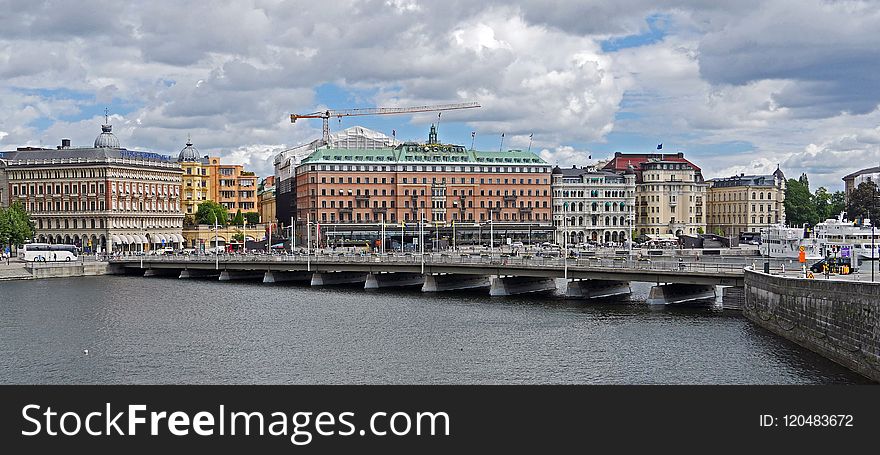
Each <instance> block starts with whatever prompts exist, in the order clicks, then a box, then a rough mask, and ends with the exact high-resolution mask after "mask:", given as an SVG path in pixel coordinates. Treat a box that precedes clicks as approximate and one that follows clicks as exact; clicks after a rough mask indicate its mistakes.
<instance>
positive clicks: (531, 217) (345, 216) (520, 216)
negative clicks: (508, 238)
mask: <svg viewBox="0 0 880 455" xmlns="http://www.w3.org/2000/svg"><path fill="white" fill-rule="evenodd" d="M451 213H452V218H451V219H448V218H447V219H448V220H449V221H464V222H473V221H474V213H473V212H467V213H465V214H463V215H462V217H461V219H459V216H458V212H455V211H454V212H451ZM443 215H446V213H445V212H434V214H433V215H432V216H431V220H432V221H446V220H447V219H444V218H443ZM479 219H480V221H487V220H489V219H492V220H495V221H541V220H543V221H547V219H548V216H547V214H546V213H531V212H526V213H519V212H513V213H511V212H504V213H498V214H496V215H492V216H491V217H490V216H487V214H486V213H485V212H482V213H480V217H479ZM383 220H384V221H386V222H390V223H395V222H397V221H398V218H397V214H396V212H390V213H388V214H385V213H373V214H372V215H371V212H363V213H361V212H351V213H340V214H339V217H338V218H337V217H336V212H330V213H327V212H322V213H321V222H324V223H326V222H330V223H335V222H337V221H338V222H340V223H345V222H349V223H369V222H382V221H383ZM403 221H404V222H407V221H413V222H417V221H418V217H417V216H416V214H413V216H412V217H410V213H409V212H403Z"/></svg>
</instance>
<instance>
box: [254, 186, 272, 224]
mask: <svg viewBox="0 0 880 455" xmlns="http://www.w3.org/2000/svg"><path fill="white" fill-rule="evenodd" d="M257 204H259V212H260V222H261V223H277V221H276V219H275V218H276V216H275V176H274V175H270V176H268V177H266V178H265V179H263V181H261V182H260V186H258V187H257Z"/></svg>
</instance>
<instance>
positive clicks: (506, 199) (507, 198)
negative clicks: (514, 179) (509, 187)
mask: <svg viewBox="0 0 880 455" xmlns="http://www.w3.org/2000/svg"><path fill="white" fill-rule="evenodd" d="M510 201H514V202H515V201H516V195H515V194H505V195H504V202H510Z"/></svg>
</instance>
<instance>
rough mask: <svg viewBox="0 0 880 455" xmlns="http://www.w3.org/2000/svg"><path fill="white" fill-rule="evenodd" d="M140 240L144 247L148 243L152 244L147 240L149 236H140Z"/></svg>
mask: <svg viewBox="0 0 880 455" xmlns="http://www.w3.org/2000/svg"><path fill="white" fill-rule="evenodd" d="M138 240H139V241H140V242H141V243H142V244H144V245H146V244H147V243H150V241H149V240H147V236H145V235H143V234H138Z"/></svg>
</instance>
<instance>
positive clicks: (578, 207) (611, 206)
mask: <svg viewBox="0 0 880 455" xmlns="http://www.w3.org/2000/svg"><path fill="white" fill-rule="evenodd" d="M553 208H554V209H556V210H557V211H560V212H569V211H571V212H583V211H584V209H585V208H589V209H590V211H591V212H598V211H599V209H600V208H604V209H605V211H606V212H615V211H618V210H622V211H626V210H628V206H627V205H626V203H625V202H607V201H606V202H605V203H604V204H602V203H599V202H593V203H591V204H586V205H584V203H583V202H571V203H568V202H565V203H563V204H558V203H554V204H553Z"/></svg>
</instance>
